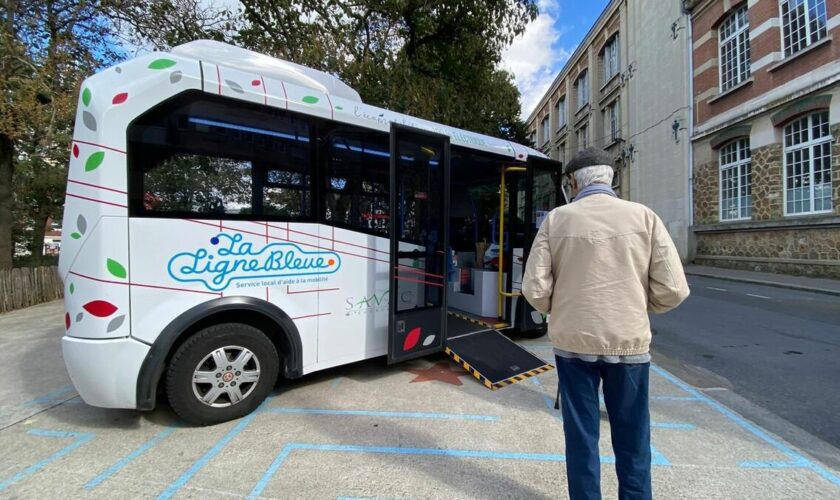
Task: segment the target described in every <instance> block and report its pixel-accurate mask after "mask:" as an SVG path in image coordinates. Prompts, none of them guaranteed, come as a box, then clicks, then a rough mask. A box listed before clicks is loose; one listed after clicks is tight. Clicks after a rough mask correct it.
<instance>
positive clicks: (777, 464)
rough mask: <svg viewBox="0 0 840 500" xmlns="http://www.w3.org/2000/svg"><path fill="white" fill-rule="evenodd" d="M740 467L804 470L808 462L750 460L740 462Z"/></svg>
mask: <svg viewBox="0 0 840 500" xmlns="http://www.w3.org/2000/svg"><path fill="white" fill-rule="evenodd" d="M738 467H744V468H746V469H790V468H802V467H805V468H807V467H808V463H807V461H803V460H798V461H790V462H787V461H781V460H769V461H763V460H749V461H744V462H738Z"/></svg>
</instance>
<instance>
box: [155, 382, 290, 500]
mask: <svg viewBox="0 0 840 500" xmlns="http://www.w3.org/2000/svg"><path fill="white" fill-rule="evenodd" d="M274 397H275V396H269V397H267V398H266V399H265V401H263V402H262V404H260V406H259V407H258V408H257V409H256V410H254V411H252V412H251V413H250V414H248V415H246V416H244V417H242V419H241V420H240V421H239V422H238V423H237V424H236V426H234V428H233V429H231V430H229V431H228V433H227V434H225V435H224V436H222V437H221V438H220V439H219V440H218V441H216V444H214V445H213V446H212V447H211V448H210V449H209V450H207V452H205V453H204V455H202V456H201V458H199V459H198V460H196V461H195V462H193V464H192V465H191V466H190V467H189V468H188V469H187V470H186V471H184V473H183V474H181V475H180V476H179V477H178V479H176V480H175V481H173V482H172V483H171V484H170V485H169V486H167V487H166V489H165V490H163V492H162V493H161V494H160V495H158V500H163V499H166V498H171V497H172V495H174V494H175V493H177V492H178V490H180V489H181V488H183V487H184V485H185V484H187V482H188V481H189V480H190V479H192V477H193V476H195V475H196V474H198V472H199V471H200V470H201V469H202V468H204V466H205V465H207V462H209V461H210V460H212V459H213V457H215V456H216V455H218V454H219V452H221V451H222V449H224V447H225V446H227V444H228V443H230V442H231V440H233V438H235V437H236V436H237V434H239V433H240V432H242V431H244V430H245V428H246V427H248V425H250V424H251V422H253V421H254V419H255V418H257V415H259V414H260V413H261V412H260V410H261V409H262V408H264V407H265V406H266V405H267V404H268V403H269V402H270V401H271V400H273V399H274Z"/></svg>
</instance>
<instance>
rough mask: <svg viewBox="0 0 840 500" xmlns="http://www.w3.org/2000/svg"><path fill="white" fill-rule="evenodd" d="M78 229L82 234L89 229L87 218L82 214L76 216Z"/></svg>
mask: <svg viewBox="0 0 840 500" xmlns="http://www.w3.org/2000/svg"><path fill="white" fill-rule="evenodd" d="M76 229H78V230H79V232H80V233H82V234H85V231H87V219H85V216H84V215H82V214H79V216H78V217H76Z"/></svg>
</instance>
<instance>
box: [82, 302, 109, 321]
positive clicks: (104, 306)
mask: <svg viewBox="0 0 840 500" xmlns="http://www.w3.org/2000/svg"><path fill="white" fill-rule="evenodd" d="M82 307H83V308H84V309H85V311H87V312H89V313H91V314H93V315H94V316H96V317H97V318H105V317H108V316H110V315H112V314H114V313H115V312H117V306H115V305H114V304H112V303H110V302H108V301H105V300H92V301H90V302H88V303H87V304H85V305H83V306H82Z"/></svg>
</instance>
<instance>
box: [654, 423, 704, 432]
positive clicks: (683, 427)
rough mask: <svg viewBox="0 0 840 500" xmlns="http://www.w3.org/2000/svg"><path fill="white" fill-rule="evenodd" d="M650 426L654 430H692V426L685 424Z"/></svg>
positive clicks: (693, 427) (657, 424)
mask: <svg viewBox="0 0 840 500" xmlns="http://www.w3.org/2000/svg"><path fill="white" fill-rule="evenodd" d="M650 426H651V427H652V428H654V429H680V430H684V431H690V430H694V429H695V428H696V427H695V426H694V424H687V423H685V422H651V423H650Z"/></svg>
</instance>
